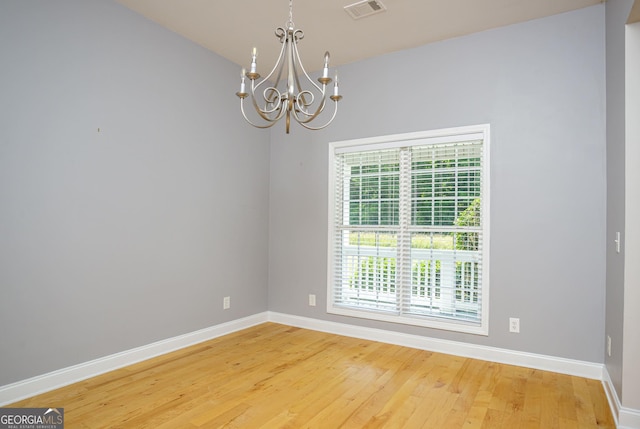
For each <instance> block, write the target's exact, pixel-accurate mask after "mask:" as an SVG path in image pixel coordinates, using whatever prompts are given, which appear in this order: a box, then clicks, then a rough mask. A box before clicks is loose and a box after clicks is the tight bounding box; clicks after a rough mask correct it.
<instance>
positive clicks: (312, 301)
mask: <svg viewBox="0 0 640 429" xmlns="http://www.w3.org/2000/svg"><path fill="white" fill-rule="evenodd" d="M309 305H310V306H311V307H315V306H316V296H315V295H314V294H309Z"/></svg>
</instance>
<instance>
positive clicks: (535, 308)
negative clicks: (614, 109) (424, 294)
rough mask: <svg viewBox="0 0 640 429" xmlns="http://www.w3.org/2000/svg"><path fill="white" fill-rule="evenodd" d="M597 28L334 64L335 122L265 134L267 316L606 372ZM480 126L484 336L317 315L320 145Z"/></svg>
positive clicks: (322, 298)
mask: <svg viewBox="0 0 640 429" xmlns="http://www.w3.org/2000/svg"><path fill="white" fill-rule="evenodd" d="M604 19H605V13H604V5H597V6H593V7H590V8H586V9H582V10H578V11H574V12H570V13H566V14H562V15H557V16H553V17H550V18H545V19H540V20H535V21H530V22H526V23H523V24H519V25H514V26H509V27H504V28H500V29H496V30H492V31H487V32H483V33H478V34H474V35H470V36H467V37H461V38H457V39H452V40H448V41H444V42H440V43H435V44H430V45H426V46H423V47H420V48H416V49H412V50H406V51H402V52H398V53H394V54H390V55H386V56H383V57H378V58H374V59H370V60H367V61H362V62H358V63H354V64H351V65H348V66H345V67H341V68H340V70H339V73H340V81H341V89H342V91H343V93H344V94H343V95H344V99H343V100H342V101H341V103H342V104H341V111H340V112H339V113H338V118H337V119H336V121H335V122H334V124H332V125H331V126H330V127H329V128H327V129H326V130H323V131H321V132H317V133H309V132H304V131H302V130H301V129H300V128H299V127H294V128H293V130H292V133H291V134H290V135H289V136H285V135H284V134H283V131H282V130H281V129H278V128H276V129H273V130H272V133H271V170H270V171H271V182H270V227H269V235H270V239H269V309H270V310H272V311H277V312H284V313H289V314H294V315H301V316H309V317H314V318H319V319H324V320H332V321H339V322H345V323H350V324H354V325H363V326H372V327H379V328H384V329H388V330H392V331H402V332H408V333H413V334H418V335H425V336H430V337H436V338H446V339H452V340H458V341H465V342H469V343H478V344H485V345H491V346H496V347H504V348H508V349H513V350H521V351H527V352H533V353H540V354H545V355H551V356H559V357H565V358H573V359H580V360H585V361H591V362H603V356H604V343H603V338H604V326H605V323H604V320H605V304H604V298H605V291H604V284H605V257H606V254H605V224H606V223H605V214H606V204H605V198H606V197H605V191H606V189H605V186H606V177H605V167H606V166H605V151H606V148H605V57H604V55H605V54H604V41H605V37H604ZM380 30H381V31H387V30H388V31H390V32H391V31H392V29H385V28H381V29H380ZM308 55H311V53H308ZM485 122H488V123H490V124H491V127H492V128H491V132H492V140H491V168H492V170H491V254H490V255H491V256H490V257H491V279H490V282H491V283H490V284H491V286H490V287H491V300H490V309H491V316H490V334H489V336H488V337H483V336H474V335H466V334H457V333H451V332H446V331H438V330H433V329H426V328H418V327H410V326H403V325H395V324H387V323H378V322H371V321H367V320H364V319H355V318H346V317H340V316H334V315H328V314H326V311H325V305H326V287H327V285H326V281H327V275H326V270H327V264H326V260H327V159H328V143H329V142H331V141H338V140H345V139H352V138H360V137H369V136H376V135H385V134H395V133H403V132H411V131H420V130H429V129H437V128H444V127H452V126H461V125H470V124H478V123H485ZM310 293H314V294H316V295H317V296H318V306H317V307H309V306H308V305H307V296H308V294H310ZM509 317H519V318H520V320H521V333H520V334H517V335H516V334H510V333H509V332H508V318H509Z"/></svg>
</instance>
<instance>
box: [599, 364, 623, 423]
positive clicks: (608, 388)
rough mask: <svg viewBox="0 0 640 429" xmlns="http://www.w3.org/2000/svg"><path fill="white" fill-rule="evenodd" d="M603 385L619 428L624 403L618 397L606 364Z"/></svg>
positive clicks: (603, 371) (603, 370)
mask: <svg viewBox="0 0 640 429" xmlns="http://www.w3.org/2000/svg"><path fill="white" fill-rule="evenodd" d="M602 387H603V388H604V393H605V394H606V395H607V401H608V402H609V408H610V409H611V414H612V415H613V420H614V421H615V424H616V427H617V428H619V426H618V416H619V415H620V409H621V408H622V405H621V404H620V399H619V398H618V394H617V393H616V389H615V387H614V386H613V381H612V380H611V376H610V375H609V371H607V367H606V366H605V367H604V368H603V369H602Z"/></svg>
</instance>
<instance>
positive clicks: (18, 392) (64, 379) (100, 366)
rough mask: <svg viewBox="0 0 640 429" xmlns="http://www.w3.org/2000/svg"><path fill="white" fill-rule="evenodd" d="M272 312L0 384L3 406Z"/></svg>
mask: <svg viewBox="0 0 640 429" xmlns="http://www.w3.org/2000/svg"><path fill="white" fill-rule="evenodd" d="M267 320H268V314H267V313H266V312H265V313H259V314H255V315H253V316H249V317H245V318H242V319H238V320H233V321H230V322H226V323H222V324H220V325H215V326H212V327H209V328H205V329H201V330H199V331H194V332H190V333H188V334H184V335H179V336H177V337H173V338H168V339H166V340H162V341H158V342H155V343H152V344H148V345H146V346H141V347H136V348H135V349H131V350H126V351H124V352H121V353H116V354H113V355H110V356H105V357H103V358H99V359H95V360H92V361H89V362H85V363H81V364H79V365H74V366H70V367H68V368H63V369H60V370H57V371H53V372H50V373H47V374H43V375H39V376H36V377H33V378H29V379H27V380H22V381H18V382H16V383H12V384H7V385H5V386H0V406H3V405H7V404H10V403H12V402H16V401H19V400H21V399H25V398H29V397H31V396H34V395H38V394H40V393H44V392H47V391H50V390H53V389H57V388H60V387H63V386H67V385H69V384H72V383H77V382H78V381H82V380H86V379H87V378H91V377H95V376H96V375H100V374H104V373H105V372H109V371H113V370H115V369H118V368H122V367H124V366H127V365H132V364H134V363H137V362H141V361H143V360H146V359H150V358H153V357H156V356H160V355H163V354H165V353H169V352H172V351H175V350H178V349H182V348H184V347H188V346H192V345H194V344H198V343H201V342H203V341H207V340H211V339H213V338H217V337H220V336H222V335H227V334H230V333H232V332H236V331H239V330H242V329H245V328H250V327H251V326H255V325H259V324H261V323H264V322H267Z"/></svg>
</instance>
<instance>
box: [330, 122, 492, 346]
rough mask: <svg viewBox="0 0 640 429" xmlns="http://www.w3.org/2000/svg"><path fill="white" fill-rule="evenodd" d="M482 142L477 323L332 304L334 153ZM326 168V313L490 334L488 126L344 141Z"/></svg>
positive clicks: (336, 145)
mask: <svg viewBox="0 0 640 429" xmlns="http://www.w3.org/2000/svg"><path fill="white" fill-rule="evenodd" d="M480 140H481V141H482V158H483V161H482V210H481V213H482V227H483V234H482V237H483V245H482V247H483V251H482V283H481V292H480V297H481V302H480V306H481V310H480V314H481V319H480V320H479V324H478V325H476V324H468V323H465V322H464V321H461V320H456V319H455V318H452V319H448V318H438V317H437V316H425V317H407V316H403V315H396V314H388V313H384V312H379V311H375V310H370V309H366V308H356V307H349V308H346V307H341V306H340V305H337V304H336V302H335V295H334V286H335V285H334V283H335V281H334V279H335V265H334V264H336V261H335V259H334V250H335V247H336V238H335V234H334V230H335V226H336V225H335V222H336V207H335V206H336V195H335V188H336V182H335V180H336V177H335V176H336V171H335V159H336V155H337V154H341V153H348V152H353V151H357V152H363V151H369V150H382V149H391V148H394V149H398V148H400V147H408V146H415V145H424V144H447V143H452V142H471V141H480ZM328 149H329V158H328V159H329V162H328V165H329V168H328V179H329V183H328V185H329V187H328V216H327V220H328V231H329V233H328V234H327V307H326V309H327V313H330V314H337V315H342V316H348V317H356V318H362V319H369V320H377V321H386V322H391V323H399V324H407V325H413V326H423V327H428V328H434V329H442V330H448V331H453V332H462V333H468V334H474V335H483V336H488V335H489V300H490V297H489V295H490V282H491V280H490V279H491V277H490V266H491V261H490V248H491V238H490V237H491V231H490V225H491V219H490V209H489V206H490V201H491V195H490V190H491V183H490V181H491V171H490V161H491V160H490V153H491V126H490V124H488V123H487V124H478V125H470V126H463V127H455V128H443V129H437V130H429V131H419V132H413V133H405V134H393V135H387V136H376V137H368V138H361V139H354V140H344V141H337V142H330V143H329V147H328Z"/></svg>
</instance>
